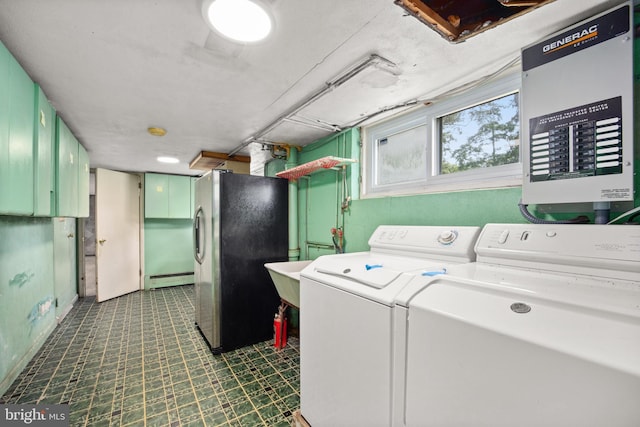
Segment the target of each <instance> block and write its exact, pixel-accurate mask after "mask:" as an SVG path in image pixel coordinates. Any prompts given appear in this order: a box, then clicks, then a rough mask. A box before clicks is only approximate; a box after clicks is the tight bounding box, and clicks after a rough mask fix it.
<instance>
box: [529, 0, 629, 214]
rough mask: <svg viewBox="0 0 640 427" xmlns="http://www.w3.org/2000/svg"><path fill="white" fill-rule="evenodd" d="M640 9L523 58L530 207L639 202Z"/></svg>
mask: <svg viewBox="0 0 640 427" xmlns="http://www.w3.org/2000/svg"><path fill="white" fill-rule="evenodd" d="M632 23H633V8H632V6H631V3H630V2H626V3H623V4H621V5H620V6H617V7H615V8H613V9H610V10H609V11H607V12H604V13H602V14H599V15H597V16H595V17H593V18H591V19H588V20H585V21H583V22H581V23H578V24H576V25H574V26H572V27H570V28H568V29H566V30H564V31H561V32H558V33H556V34H554V35H552V36H549V37H548V38H546V39H545V40H544V41H541V42H539V43H535V44H533V45H531V46H528V47H525V48H524V49H523V50H522V92H521V95H522V98H521V99H522V101H521V102H522V106H521V111H522V158H523V164H524V174H523V175H524V180H523V186H522V201H523V203H525V204H532V203H535V204H539V203H542V204H544V203H581V202H618V201H632V200H633V196H634V193H633V127H634V120H633V39H634V37H633V24H632Z"/></svg>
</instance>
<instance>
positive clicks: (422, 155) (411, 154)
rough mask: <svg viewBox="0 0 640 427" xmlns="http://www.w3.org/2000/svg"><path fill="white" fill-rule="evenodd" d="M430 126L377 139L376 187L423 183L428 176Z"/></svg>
mask: <svg viewBox="0 0 640 427" xmlns="http://www.w3.org/2000/svg"><path fill="white" fill-rule="evenodd" d="M426 142H427V126H426V125H423V126H418V127H415V128H412V129H407V130H404V131H402V132H398V133H396V134H393V135H389V136H386V137H384V138H379V139H377V140H376V152H377V156H376V180H375V182H376V184H377V185H389V184H396V183H399V182H412V181H418V180H424V179H425V178H426V177H427V153H426V148H425V146H426Z"/></svg>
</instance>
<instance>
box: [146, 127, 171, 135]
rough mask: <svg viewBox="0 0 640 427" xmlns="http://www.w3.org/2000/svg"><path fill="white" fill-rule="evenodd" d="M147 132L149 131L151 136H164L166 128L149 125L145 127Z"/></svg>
mask: <svg viewBox="0 0 640 427" xmlns="http://www.w3.org/2000/svg"><path fill="white" fill-rule="evenodd" d="M147 132H149V133H150V134H151V135H153V136H165V135H166V134H167V130H166V129H164V128H160V127H153V126H152V127H150V128H147Z"/></svg>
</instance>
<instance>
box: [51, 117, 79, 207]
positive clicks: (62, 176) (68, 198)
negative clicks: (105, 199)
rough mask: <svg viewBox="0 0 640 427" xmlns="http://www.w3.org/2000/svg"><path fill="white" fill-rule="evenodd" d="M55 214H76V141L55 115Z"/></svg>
mask: <svg viewBox="0 0 640 427" xmlns="http://www.w3.org/2000/svg"><path fill="white" fill-rule="evenodd" d="M56 178H57V180H56V216H70V217H73V216H76V215H77V214H78V141H77V140H76V138H75V136H73V134H72V133H71V131H70V130H69V128H68V127H67V125H66V124H65V123H64V121H62V119H61V118H60V117H59V116H58V117H56Z"/></svg>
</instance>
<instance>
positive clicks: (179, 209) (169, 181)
mask: <svg viewBox="0 0 640 427" xmlns="http://www.w3.org/2000/svg"><path fill="white" fill-rule="evenodd" d="M144 216H145V218H183V219H187V218H191V177H188V176H179V175H164V174H157V173H147V174H145V175H144Z"/></svg>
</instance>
